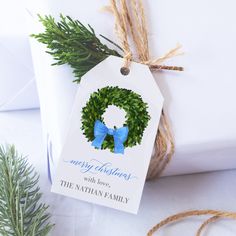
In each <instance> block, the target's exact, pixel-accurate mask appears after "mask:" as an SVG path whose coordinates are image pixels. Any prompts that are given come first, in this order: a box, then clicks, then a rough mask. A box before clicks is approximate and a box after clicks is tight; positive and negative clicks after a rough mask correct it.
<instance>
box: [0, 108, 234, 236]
mask: <svg viewBox="0 0 236 236" xmlns="http://www.w3.org/2000/svg"><path fill="white" fill-rule="evenodd" d="M0 143H3V144H4V143H14V144H15V145H16V147H17V149H18V150H19V152H22V153H23V154H25V155H28V157H29V161H30V162H31V163H33V164H34V166H35V167H36V169H37V171H38V172H39V173H40V175H41V179H40V185H41V189H42V191H43V193H44V199H43V200H44V201H46V202H47V203H49V204H50V205H51V208H50V211H51V213H52V215H53V217H52V221H53V222H55V223H56V227H55V229H54V231H53V233H52V235H53V236H54V235H55V236H65V235H66V236H80V235H81V236H94V235H96V236H110V235H112V236H118V235H119V236H132V235H135V236H144V235H146V232H147V231H148V229H149V228H151V227H152V226H153V225H154V224H156V223H157V222H159V221H160V220H161V219H163V218H164V217H167V216H169V215H171V214H175V213H177V212H180V211H185V210H192V209H208V208H210V209H219V210H228V211H236V171H235V170H232V171H223V172H214V173H206V174H197V175H185V176H178V177H176V176H174V177H166V178H162V179H159V180H158V181H153V182H148V183H146V185H145V188H144V194H143V198H142V201H141V206H140V210H139V213H138V215H132V214H127V213H123V212H119V211H116V210H112V209H108V208H105V207H100V206H96V205H92V204H88V203H84V202H81V201H77V200H73V199H69V198H65V197H62V196H59V195H55V194H52V193H50V183H49V181H48V179H47V166H46V160H45V159H44V158H43V156H44V155H43V142H42V133H41V122H40V113H39V111H38V110H29V111H18V112H8V113H0ZM203 164H204V163H203ZM202 220H203V218H201V219H200V218H193V219H192V218H191V219H189V220H186V221H184V222H181V223H179V224H172V225H171V226H168V227H166V228H164V229H163V230H162V231H160V233H159V234H157V235H163V236H164V235H165V236H169V235H183V236H185V235H195V231H196V229H197V227H198V226H199V225H200V224H201V223H202V222H203V221H202ZM203 235H209V236H211V235H214V236H220V235H224V236H231V235H236V224H235V222H233V221H231V220H228V221H220V222H219V223H217V224H214V225H211V226H210V227H208V229H207V231H206V232H205V234H203Z"/></svg>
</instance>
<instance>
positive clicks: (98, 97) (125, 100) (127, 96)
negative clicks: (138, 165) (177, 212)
mask: <svg viewBox="0 0 236 236" xmlns="http://www.w3.org/2000/svg"><path fill="white" fill-rule="evenodd" d="M109 105H114V106H117V107H119V108H121V109H124V110H125V112H126V116H125V118H126V121H125V124H124V126H128V128H129V134H128V138H127V140H126V141H125V143H124V147H132V146H135V145H137V144H140V143H141V141H142V137H143V132H144V130H145V128H146V127H147V125H148V121H149V120H150V118H151V117H150V115H149V114H148V112H147V108H148V106H147V103H145V102H144V101H143V100H142V97H141V96H140V95H139V94H137V93H135V92H133V91H132V90H128V89H124V88H119V87H117V86H116V87H111V86H107V87H104V88H101V89H98V90H97V91H96V92H94V93H92V94H91V96H90V98H89V101H88V102H87V103H86V105H85V107H83V109H82V119H81V121H82V128H81V129H82V130H83V134H84V135H85V137H86V138H87V139H88V141H93V140H94V138H95V137H94V124H95V121H96V120H100V121H102V122H103V123H104V119H103V117H102V115H103V114H104V112H105V111H106V109H107V107H108V106H109ZM110 128H113V127H110ZM114 128H116V127H114ZM117 128H120V127H117ZM102 149H109V150H110V151H111V152H113V149H114V140H113V137H112V136H110V135H107V136H106V138H105V140H104V142H103V144H102Z"/></svg>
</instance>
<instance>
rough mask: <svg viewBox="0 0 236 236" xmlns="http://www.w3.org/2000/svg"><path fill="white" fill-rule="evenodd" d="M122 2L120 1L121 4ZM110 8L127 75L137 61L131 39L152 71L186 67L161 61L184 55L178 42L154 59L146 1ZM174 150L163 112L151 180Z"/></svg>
mask: <svg viewBox="0 0 236 236" xmlns="http://www.w3.org/2000/svg"><path fill="white" fill-rule="evenodd" d="M118 2H119V3H120V4H118ZM128 3H130V5H128ZM106 9H108V8H106ZM110 10H111V11H112V13H113V15H114V18H115V32H116V34H117V36H118V39H119V40H120V43H121V46H122V48H123V50H124V66H123V68H121V71H124V72H125V74H127V73H128V72H129V69H128V68H129V65H130V62H131V60H133V61H137V60H136V59H135V58H133V55H132V53H131V49H130V45H129V42H128V40H131V41H132V42H133V44H134V46H135V50H136V52H137V56H138V62H139V63H142V64H145V65H148V66H149V67H150V69H151V70H162V69H168V70H179V71H182V70H183V68H182V67H176V66H166V65H160V64H159V63H163V62H164V61H166V60H167V59H170V58H172V57H174V56H177V55H180V52H179V49H180V48H181V46H180V45H177V46H176V47H175V48H174V49H171V50H170V51H168V52H167V53H166V54H165V55H163V56H162V57H160V58H158V59H154V60H151V59H150V55H149V46H148V32H147V25H146V18H145V13H144V7H143V2H142V0H129V1H128V0H120V1H118V0H110V8H109V11H110ZM173 153H174V141H173V136H172V133H171V130H170V126H169V122H168V121H167V118H166V116H165V114H164V111H162V114H161V118H160V124H159V128H158V131H157V136H156V141H155V154H154V156H152V158H151V161H150V165H149V170H148V174H147V179H154V178H155V177H157V176H159V175H160V174H161V173H162V172H163V170H164V169H165V167H166V165H167V164H168V163H169V162H170V160H171V158H172V156H173Z"/></svg>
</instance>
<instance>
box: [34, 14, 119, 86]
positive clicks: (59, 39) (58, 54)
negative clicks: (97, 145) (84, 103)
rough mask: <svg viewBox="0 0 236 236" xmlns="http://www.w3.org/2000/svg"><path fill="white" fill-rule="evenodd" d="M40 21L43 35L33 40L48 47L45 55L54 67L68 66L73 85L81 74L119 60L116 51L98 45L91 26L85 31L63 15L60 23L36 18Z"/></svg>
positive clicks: (47, 17) (81, 26)
mask: <svg viewBox="0 0 236 236" xmlns="http://www.w3.org/2000/svg"><path fill="white" fill-rule="evenodd" d="M39 20H40V22H41V23H42V24H43V26H44V27H45V32H44V33H40V34H33V35H32V37H34V38H36V39H37V40H38V41H39V42H41V43H43V44H46V45H47V48H48V49H49V51H47V53H49V54H51V55H52V56H53V58H54V59H55V61H56V62H55V63H54V64H53V65H63V64H68V65H70V66H71V68H72V69H73V72H74V74H75V77H76V80H75V82H78V83H79V82H80V79H81V77H82V76H83V75H84V74H86V73H87V72H88V71H89V70H90V69H92V68H93V67H94V66H96V65H97V64H98V63H100V62H101V61H103V60H104V59H106V58H107V57H108V56H110V55H113V56H120V54H119V53H118V52H117V51H115V50H112V49H110V48H108V47H107V46H106V45H105V44H103V43H101V41H100V40H99V39H98V38H97V36H96V34H95V32H94V30H93V28H92V27H91V26H90V25H88V28H87V27H85V26H84V25H83V24H82V23H81V22H79V21H78V20H72V19H71V18H70V17H69V16H66V17H64V16H63V15H60V21H59V22H56V21H55V19H54V18H53V17H52V16H45V17H42V16H39ZM102 37H103V38H104V39H105V40H107V41H109V42H110V43H113V42H112V41H111V40H109V39H107V38H106V37H104V36H102ZM113 44H114V45H116V44H115V43H113ZM116 46H117V47H118V48H120V47H119V46H118V45H116Z"/></svg>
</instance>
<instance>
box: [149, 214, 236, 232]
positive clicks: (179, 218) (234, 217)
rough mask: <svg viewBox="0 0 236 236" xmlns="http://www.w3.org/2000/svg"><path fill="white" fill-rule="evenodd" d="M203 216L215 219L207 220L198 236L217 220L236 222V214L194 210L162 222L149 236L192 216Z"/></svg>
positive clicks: (199, 230) (151, 230)
mask: <svg viewBox="0 0 236 236" xmlns="http://www.w3.org/2000/svg"><path fill="white" fill-rule="evenodd" d="M202 215H213V217H211V218H209V219H208V220H206V221H205V222H204V223H203V224H202V225H201V226H200V228H199V229H198V231H197V234H196V236H200V234H201V232H202V230H203V229H204V228H205V227H206V226H207V225H208V224H210V223H212V222H215V221H216V220H219V219H223V218H227V219H234V220H236V212H227V211H216V210H194V211H187V212H181V213H179V214H176V215H172V216H169V217H167V218H166V219H164V220H162V221H161V222H160V223H158V224H156V225H155V226H154V227H153V228H152V229H150V230H149V232H148V233H147V236H152V235H153V234H154V233H155V232H157V231H158V230H159V229H160V228H162V227H163V226H165V225H168V224H170V223H173V222H176V221H180V220H183V219H185V218H187V217H191V216H202Z"/></svg>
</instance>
